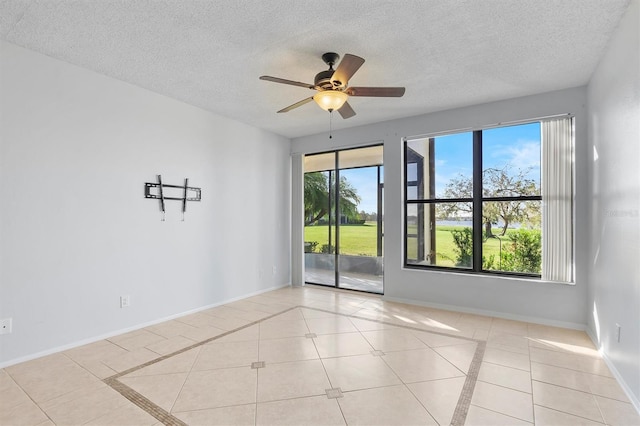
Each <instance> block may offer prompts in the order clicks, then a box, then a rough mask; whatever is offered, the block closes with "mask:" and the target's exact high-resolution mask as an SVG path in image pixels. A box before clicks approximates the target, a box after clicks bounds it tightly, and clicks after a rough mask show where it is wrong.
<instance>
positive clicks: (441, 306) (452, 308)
mask: <svg viewBox="0 0 640 426" xmlns="http://www.w3.org/2000/svg"><path fill="white" fill-rule="evenodd" d="M382 298H383V300H387V301H389V302H398V303H405V304H408V305H417V306H424V307H427V308H435V309H443V310H445V311H455V312H464V313H466V314H476V315H484V316H488V317H495V318H502V319H508V320H514V321H524V322H530V323H533V324H542V325H549V326H552V327H562V328H570V329H573V330H580V331H585V330H586V329H587V326H586V325H585V324H579V323H574V322H566V321H556V320H550V319H547V318H538V317H529V316H525V315H516V314H509V313H505V312H496V311H489V310H485V309H474V308H468V307H465V306H455V305H445V304H442V303H430V302H422V301H418V300H409V299H402V298H398V297H389V296H383V297H382Z"/></svg>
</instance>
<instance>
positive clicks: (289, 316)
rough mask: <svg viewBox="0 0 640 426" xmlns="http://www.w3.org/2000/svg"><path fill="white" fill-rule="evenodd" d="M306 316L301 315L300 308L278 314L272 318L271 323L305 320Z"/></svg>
mask: <svg viewBox="0 0 640 426" xmlns="http://www.w3.org/2000/svg"><path fill="white" fill-rule="evenodd" d="M305 318H306V316H305V315H303V314H302V309H301V308H296V309H291V310H290V311H287V312H281V313H278V314H277V315H276V316H274V317H272V318H271V320H273V321H300V320H303V319H305Z"/></svg>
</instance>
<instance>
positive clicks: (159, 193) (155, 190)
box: [144, 175, 202, 222]
mask: <svg viewBox="0 0 640 426" xmlns="http://www.w3.org/2000/svg"><path fill="white" fill-rule="evenodd" d="M157 178H158V182H157V183H152V182H145V184H144V198H150V199H152V200H159V201H160V211H161V212H162V219H161V220H162V221H163V222H164V221H165V220H166V209H165V201H167V200H175V201H182V221H184V214H185V212H186V211H187V201H200V200H201V199H202V189H200V188H196V187H193V186H189V178H185V179H184V185H182V186H181V185H167V184H165V183H162V176H161V175H157ZM176 189H181V190H182V191H181V193H182V196H181V197H176V196H167V195H165V192H166V191H167V190H168V191H173V192H175V190H176Z"/></svg>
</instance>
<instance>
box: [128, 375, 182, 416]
mask: <svg viewBox="0 0 640 426" xmlns="http://www.w3.org/2000/svg"><path fill="white" fill-rule="evenodd" d="M187 376H188V374H187V373H174V374H160V375H154V376H136V377H121V378H120V379H118V380H119V381H120V382H122V383H124V384H125V385H127V386H129V387H130V388H131V389H133V390H135V391H136V392H138V393H139V394H141V395H142V396H144V397H146V398H147V399H149V400H151V401H152V402H153V403H154V404H156V405H158V406H159V407H161V408H163V409H164V410H166V411H171V407H173V404H174V403H175V401H176V398H177V397H178V394H179V393H180V391H181V390H182V387H183V385H184V383H185V381H186V379H187Z"/></svg>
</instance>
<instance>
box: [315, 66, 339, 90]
mask: <svg viewBox="0 0 640 426" xmlns="http://www.w3.org/2000/svg"><path fill="white" fill-rule="evenodd" d="M333 72H334V71H333V69H329V70H326V71H320V72H319V73H318V74H316V78H315V79H314V84H315V85H316V86H318V87H322V88H323V89H325V90H328V89H333V84H332V83H331V77H332V76H333Z"/></svg>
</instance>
